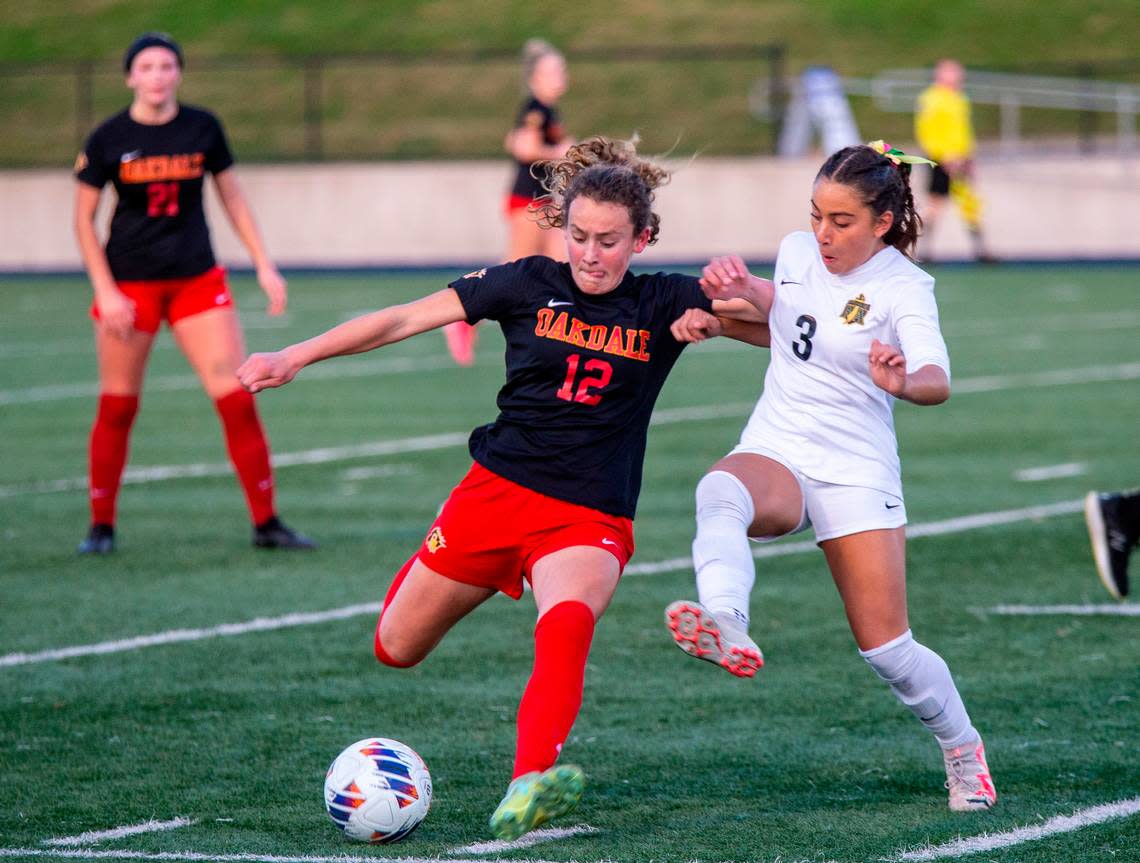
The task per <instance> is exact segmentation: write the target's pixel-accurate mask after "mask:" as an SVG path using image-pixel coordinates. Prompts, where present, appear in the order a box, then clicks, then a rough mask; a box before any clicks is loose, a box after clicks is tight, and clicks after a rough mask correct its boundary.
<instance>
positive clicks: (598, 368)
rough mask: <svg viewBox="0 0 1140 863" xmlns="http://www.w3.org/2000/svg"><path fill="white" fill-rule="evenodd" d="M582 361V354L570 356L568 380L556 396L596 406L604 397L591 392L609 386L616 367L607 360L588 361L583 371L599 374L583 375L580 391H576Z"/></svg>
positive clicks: (579, 383)
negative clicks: (575, 380)
mask: <svg viewBox="0 0 1140 863" xmlns="http://www.w3.org/2000/svg"><path fill="white" fill-rule="evenodd" d="M581 359H582V357H581V355H580V354H570V356H568V357H567V358H566V380H564V381H563V382H562V386H560V387H559V388H558V392H556V393H555V395H556V396H558V398H560V399H562V400H563V401H567V402H578V403H579V404H584V405H596V404H597V403H598V402H600V401H601V400H602V397H601V396H599V395H595V394H594V393H591V392H590V390H596V389H601V388H602V387H604V386H605V385H606V384H608V383H609V382H610V378H612V377H613V375H614V367H613V366H611V365H610V364H609V363H608V362H606V361H605V360H599V359H592V360H586V365H585V366H584V367H583V371H587V372H598V374H597V375H583V376H582V379H581V380H580V381H579V382H578V389H577V390H575V389H574V378H575V377H577V375H578V363H579V362H580V361H581Z"/></svg>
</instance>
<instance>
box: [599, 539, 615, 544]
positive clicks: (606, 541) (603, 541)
mask: <svg viewBox="0 0 1140 863" xmlns="http://www.w3.org/2000/svg"><path fill="white" fill-rule="evenodd" d="M602 545H617V543H616V542H614V541H613V540H612V539H603V540H602Z"/></svg>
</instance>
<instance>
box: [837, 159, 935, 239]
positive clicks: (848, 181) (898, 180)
mask: <svg viewBox="0 0 1140 863" xmlns="http://www.w3.org/2000/svg"><path fill="white" fill-rule="evenodd" d="M820 180H831V181H832V182H835V183H842V184H843V185H844V186H848V187H850V188H852V189H854V190H856V191H857V192H858V193H859V195H860V197H861V198H862V200H863V203H864V204H866V205H867V206H868V207H870V208H871V212H872V213H873V214H874V215H875V217H876V218H877V217H879V216H881V215H882V214H883V213H885V212H887V211H888V210H889V211H890V212H891V213H893V214H894V223H893V224H892V225H891V227H890V230H888V231H887V233H886V234H884V235H883V242H884V243H886V244H887V245H888V246H894V247H895V248H896V249H898V250H899V251H900V252H902V253H903V254H904V255H906V256H907V257H908V258H909V257H910V255H911V252H913V251H914V247H915V245H916V244H917V243H918V235H919V232H920V231H921V230H922V219H921V218H919V215H918V211H917V210H916V209H915V207H914V195H913V194H912V193H911V190H910V165H908V164H906V163H905V162H904V163H901V164H897V165H896V164H895V163H894V161H892V160H891V159H890V158H888V157H887V156H884V155H882V154H880V153H877V152H876V151H875V150H873V149H871V148H870V147H868V146H867V145H866V144H860V145H858V146H855V147H844V148H843V149H842V150H838V151H837V152H835V153H833V154H832V155H831V157H830V158H829V159H828V160H827V161H826V162H824V163H823V167H822V168H820V169H819V173H818V174H816V176H815V181H816V182H817V183H818V182H819V181H820Z"/></svg>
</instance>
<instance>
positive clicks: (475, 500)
mask: <svg viewBox="0 0 1140 863" xmlns="http://www.w3.org/2000/svg"><path fill="white" fill-rule="evenodd" d="M575 545H592V546H596V547H598V548H601V549H604V550H605V551H608V552H609V553H610V554H612V555H613V556H614V557H616V558H617V561H618V566H619V567H620V568H621V569H625V565H626V564H627V563H628V562H629V559H630V558H631V557H632V556H633V550H634V544H633V522H632V521H631V520H630V519H628V518H622V517H621V516H616V515H609V514H607V513H604V512H599V511H598V510H596V509H590V507H588V506H579V505H578V504H575V503H567V502H566V501H562V500H558V499H556V498H553V497H547V496H546V495H544V494H540V493H538V492H536V491H531V490H530V489H528V488H523V487H522V486H521V485H519V484H518V483H514V482H511V481H510V480H508V479H504V478H503V477H501V476H499V475H498V474H497V473H492V472H491V471H489V470H487V468H485V467H483V466H482V465H481V464H479V463H477V462H476V463H475V464H474V465H472V466H471V470H469V471H468V472H467V476H465V477H464V478H463V480H462V481H461V482H460V483H459V485H457V486H456V487H455V489H454V490H453V491H452V492H451V496H450V497H449V498H448V499H447V501H446V502H445V503H444V505H443V509H442V510H440V513H439V516H438V517H436V520H435V522H433V523H432V526H431V530H429V531H428V535H427V538H426V539H425V540H424V543H423V545H422V546H420V550H419V552H418V556H419V559H420V561H421V562H422V563H423V564H424V566H427V567H429V568H430V569H433V570H435V571H436V572H438V573H439V574H440V575H443V576H446V577H447V578H450V579H451V580H452V581H460V582H463V583H464V584H474V585H477V586H479V587H490V588H494V589H495V590H500V591H502V592H503V593H505V594H507V596H510V597H512V598H513V599H518V598H519V597H520V596H522V592H523V579H524V578H526V580H527V581H529V580H530V572H531V567H533V566H534V565H535V563H537V562H538V561H539V560H540V559H542V558H543V557H545V556H546V555H548V554H550V553H551V552H555V551H559V550H560V549H563V548H569V547H571V546H575Z"/></svg>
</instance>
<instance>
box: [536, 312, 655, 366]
mask: <svg viewBox="0 0 1140 863" xmlns="http://www.w3.org/2000/svg"><path fill="white" fill-rule="evenodd" d="M535 317H536V319H537V323H536V324H535V327H534V334H535V335H536V336H538V337H539V338H543V339H553V340H554V341H556V342H566V343H567V344H571V345H574V346H575V347H578V348H585V349H586V350H588V351H597V352H598V353H604V354H613V355H614V356H619V357H626V358H627V359H631V360H639V361H640V362H643V363H647V362H649V351H648V347H649V338H650V336H652V335H653V334H652V333H651V332H650V331H649V330H635V329H628V328H627V329H625V330H623V329H622V328H621V327H620V326H616V325H615V326H613V327H611V326H609V325H607V324H587V323H586V322H585V321H580V320H578V318H575V317H572V316H571V315H570V313H569V312H559V313H558V315H557V316H555V314H554V310H553V309H549V308H544V309H539V310H538V312H537V314H536V316H535Z"/></svg>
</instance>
